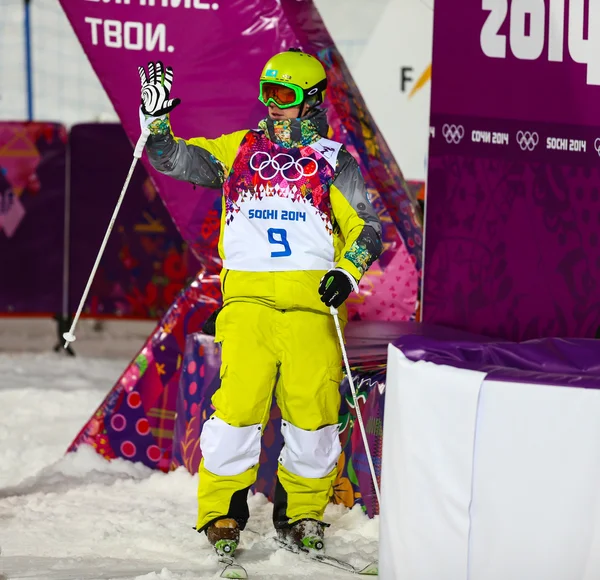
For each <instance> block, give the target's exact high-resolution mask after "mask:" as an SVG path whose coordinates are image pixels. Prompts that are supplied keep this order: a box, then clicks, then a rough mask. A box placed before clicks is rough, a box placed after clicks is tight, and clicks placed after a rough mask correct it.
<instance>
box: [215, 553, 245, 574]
mask: <svg viewBox="0 0 600 580" xmlns="http://www.w3.org/2000/svg"><path fill="white" fill-rule="evenodd" d="M219 564H223V565H224V568H223V570H222V571H221V576H220V577H221V578H248V573H247V572H246V570H245V568H243V567H242V566H240V565H239V564H238V563H237V562H236V561H235V558H232V557H231V556H219Z"/></svg>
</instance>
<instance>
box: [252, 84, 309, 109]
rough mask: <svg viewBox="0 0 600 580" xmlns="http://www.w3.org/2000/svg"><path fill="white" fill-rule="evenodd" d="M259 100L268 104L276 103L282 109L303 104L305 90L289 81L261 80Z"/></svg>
mask: <svg viewBox="0 0 600 580" xmlns="http://www.w3.org/2000/svg"><path fill="white" fill-rule="evenodd" d="M258 100H259V101H260V102H261V103H262V104H263V105H267V106H268V105H269V104H271V103H274V104H275V105H277V106H278V107H279V108H280V109H289V108H290V107H297V106H299V105H300V104H302V101H304V91H303V90H302V89H301V88H300V87H297V86H295V85H290V84H288V83H280V82H277V83H274V82H271V81H261V82H260V94H259V95H258Z"/></svg>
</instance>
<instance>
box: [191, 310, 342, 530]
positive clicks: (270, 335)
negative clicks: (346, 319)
mask: <svg viewBox="0 0 600 580" xmlns="http://www.w3.org/2000/svg"><path fill="white" fill-rule="evenodd" d="M216 328H217V331H216V337H215V339H216V341H217V342H221V346H222V351H221V356H222V364H221V386H220V387H219V389H218V390H217V391H216V393H215V394H214V396H213V398H212V403H213V405H214V408H215V412H214V414H213V416H212V417H211V418H210V419H209V420H207V421H206V423H205V424H204V427H203V429H202V434H201V438H200V447H201V449H202V455H203V458H202V461H201V464H200V469H199V487H198V521H197V526H196V527H197V529H198V530H202V529H204V528H206V526H207V525H208V524H210V523H211V522H212V521H214V520H215V519H218V518H219V517H225V516H227V517H235V516H236V514H235V513H232V512H235V509H234V507H233V502H232V498H233V497H234V495H235V494H236V492H238V494H239V493H242V494H243V493H244V492H246V491H247V488H248V487H250V486H251V485H252V484H253V483H254V482H255V481H256V477H257V472H258V465H259V458H260V451H261V436H262V432H263V430H264V427H265V425H266V423H267V421H268V418H269V413H270V408H271V401H272V395H273V390H274V387H275V383H277V386H276V391H275V395H276V398H277V404H278V406H279V408H280V410H281V416H282V427H281V428H282V433H283V438H284V442H285V444H284V448H283V450H282V452H281V455H280V457H279V466H278V480H279V483H280V484H281V486H283V489H284V490H285V493H286V495H287V505H286V506H285V508H284V512H285V517H286V518H287V520H288V522H287V523H293V522H295V521H297V520H300V519H304V518H313V519H317V520H321V519H322V518H323V512H324V511H325V507H326V505H327V503H328V501H329V498H330V495H331V489H332V485H333V483H334V480H335V477H336V466H337V461H338V458H339V455H340V453H341V447H340V442H339V435H338V425H337V424H338V414H339V407H340V394H339V384H340V381H341V378H342V363H341V361H342V355H341V349H340V345H339V342H338V337H337V333H336V330H335V325H334V322H333V317H332V316H331V315H329V314H326V313H324V312H315V311H307V310H278V309H275V308H273V307H270V306H267V305H264V304H260V303H256V302H242V301H239V302H238V301H233V302H229V303H226V305H225V307H224V308H223V310H222V311H221V312H220V313H219V316H218V318H217V325H216ZM278 375H279V378H277V377H278ZM243 501H244V503H245V499H244V500H243ZM246 509H247V508H246ZM243 519H244V518H243V517H242V520H243ZM244 525H245V522H242V527H243V526H244Z"/></svg>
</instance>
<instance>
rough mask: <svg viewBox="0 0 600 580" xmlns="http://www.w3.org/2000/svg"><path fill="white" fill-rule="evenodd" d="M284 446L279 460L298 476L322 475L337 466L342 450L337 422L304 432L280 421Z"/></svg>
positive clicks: (317, 476) (315, 476) (312, 476)
mask: <svg viewBox="0 0 600 580" xmlns="http://www.w3.org/2000/svg"><path fill="white" fill-rule="evenodd" d="M281 432H282V433H283V439H284V441H285V445H284V447H283V449H282V451H281V455H280V456H279V463H281V465H283V466H284V467H285V468H286V469H287V470H288V471H290V472H291V473H294V474H296V475H300V476H302V477H310V478H319V477H325V476H326V475H327V474H328V473H330V472H331V470H332V469H333V468H334V467H335V466H336V465H337V462H338V459H339V457H340V454H341V452H342V446H341V445H340V436H339V430H338V426H337V425H328V426H327V427H322V428H321V429H318V430H317V431H305V430H304V429H300V427H296V426H295V425H292V424H291V423H289V422H288V421H282V422H281Z"/></svg>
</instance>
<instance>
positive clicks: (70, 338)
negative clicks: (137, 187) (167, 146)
mask: <svg viewBox="0 0 600 580" xmlns="http://www.w3.org/2000/svg"><path fill="white" fill-rule="evenodd" d="M148 135H150V131H149V130H148V129H147V128H146V129H144V130H143V131H142V134H141V135H140V138H139V139H138V141H137V143H136V145H135V149H134V151H133V161H132V162H131V167H130V168H129V173H128V174H127V178H126V179H125V183H124V184H123V189H122V190H121V195H120V196H119V199H118V201H117V205H116V206H115V210H114V211H113V214H112V217H111V219H110V223H109V224H108V229H107V230H106V233H105V234H104V239H103V240H102V245H101V246H100V251H99V252H98V256H96V262H95V263H94V267H93V268H92V273H91V274H90V277H89V278H88V281H87V284H86V286H85V290H84V291H83V296H82V297H81V301H80V302H79V307H78V308H77V313H76V314H75V318H73V322H72V324H71V328H70V329H69V332H65V333H64V334H63V338H64V339H65V348H67V347H68V346H69V343H70V342H75V340H76V337H75V326H76V325H77V321H78V320H79V317H80V316H81V311H82V310H83V305H84V304H85V301H86V299H87V295H88V292H89V291H90V287H91V285H92V281H93V280H94V276H95V275H96V270H97V269H98V266H99V264H100V260H101V259H102V254H103V253H104V248H105V247H106V243H107V242H108V238H109V237H110V233H111V232H112V229H113V226H114V225H115V221H116V219H117V214H118V213H119V209H120V208H121V204H122V203H123V199H124V198H125V192H126V191H127V188H128V187H129V182H130V181H131V177H132V176H133V171H134V170H135V166H136V165H137V162H138V159H139V158H140V157H141V156H142V153H143V152H144V147H145V145H146V141H147V140H148Z"/></svg>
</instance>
